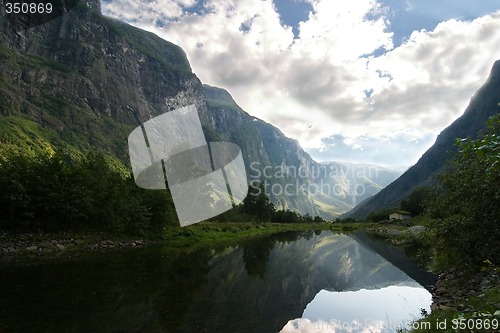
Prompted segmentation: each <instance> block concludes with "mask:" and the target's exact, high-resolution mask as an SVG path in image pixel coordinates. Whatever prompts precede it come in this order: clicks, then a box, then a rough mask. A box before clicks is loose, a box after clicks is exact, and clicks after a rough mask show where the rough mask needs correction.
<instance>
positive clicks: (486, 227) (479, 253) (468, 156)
mask: <svg viewBox="0 0 500 333" xmlns="http://www.w3.org/2000/svg"><path fill="white" fill-rule="evenodd" d="M457 145H458V147H459V149H460V150H459V152H458V154H457V155H456V156H455V159H454V160H453V163H452V165H451V166H450V168H449V169H448V171H447V172H445V173H444V174H442V175H441V176H439V184H438V185H437V187H436V188H435V194H434V197H433V198H432V200H431V202H430V204H429V205H428V206H429V214H430V215H431V217H432V218H433V221H432V224H431V225H430V227H431V230H432V234H431V235H432V239H433V242H434V244H435V248H436V250H437V253H438V256H440V257H441V258H443V257H446V258H447V260H446V261H445V262H443V264H445V265H446V264H455V263H460V264H463V265H466V266H467V267H475V268H478V267H479V266H480V265H481V263H482V262H483V260H486V259H488V260H490V261H491V262H492V263H493V264H494V265H496V266H499V265H500V243H499V242H498V240H499V239H500V229H499V228H498V223H499V221H500V207H499V202H500V116H499V115H497V116H494V117H492V118H490V119H489V121H488V130H487V132H486V133H482V134H481V135H480V136H479V138H478V139H476V140H471V139H464V140H460V141H458V142H457Z"/></svg>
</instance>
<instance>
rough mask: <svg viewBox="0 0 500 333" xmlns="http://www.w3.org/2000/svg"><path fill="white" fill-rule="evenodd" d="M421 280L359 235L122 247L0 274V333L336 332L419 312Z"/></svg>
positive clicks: (389, 251)
mask: <svg viewBox="0 0 500 333" xmlns="http://www.w3.org/2000/svg"><path fill="white" fill-rule="evenodd" d="M374 251H377V252H378V253H380V254H381V255H379V254H378V253H376V252H374ZM391 262H393V263H394V264H393V263H391ZM396 266H398V267H401V269H400V268H398V267H396ZM432 279H433V277H432V276H429V275H427V274H425V273H424V272H422V271H421V270H419V269H418V267H417V266H416V265H415V264H414V263H412V261H411V260H410V259H408V258H406V257H405V256H404V254H403V253H402V252H401V251H400V250H398V249H396V248H393V247H390V246H387V245H385V244H382V243H380V242H377V241H373V240H371V239H370V238H369V237H367V236H366V235H365V234H363V233H356V234H354V235H344V234H334V233H332V232H330V231H322V232H319V231H318V232H312V231H311V232H288V233H282V234H276V235H272V236H267V237H260V238H256V239H252V240H248V241H244V242H240V243H239V244H238V245H236V246H232V247H226V248H203V249H199V250H196V251H192V252H175V253H171V252H168V251H167V250H163V249H161V248H149V249H141V250H133V251H132V250H131V251H123V252H116V253H109V254H105V255H102V256H96V257H91V258H85V259H83V258H82V259H78V260H75V261H72V262H66V263H59V264H56V263H53V264H44V265H38V266H36V267H17V266H12V267H11V266H5V267H0V286H1V288H0V331H5V332H68V331H71V332H89V331H99V332H190V333H191V332H259V333H262V332H264V333H266V332H279V331H282V332H283V333H285V332H287V333H288V332H307V333H309V332H342V330H339V328H338V327H337V328H336V329H334V327H335V326H332V324H335V323H336V322H338V323H339V324H344V323H353V321H359V322H363V323H365V322H366V321H367V320H369V321H370V322H371V323H374V324H375V323H378V322H380V321H386V322H388V323H393V322H394V323H395V322H398V323H403V324H404V322H408V321H409V320H413V319H415V318H416V317H418V315H419V314H420V309H421V308H425V309H428V307H429V304H430V294H429V293H428V292H427V291H426V290H425V289H424V288H423V287H422V286H421V285H420V284H424V285H426V284H430V283H432ZM415 280H418V281H419V283H420V284H419V283H417V282H416V281H415ZM28 314H29V315H28ZM335 321H336V322H335ZM318 323H324V324H328V325H326V326H323V327H320V326H321V325H319V324H318ZM344 325H346V324H344ZM363 327H364V326H363ZM382 327H383V326H382ZM398 327H401V325H400V326H398ZM68 328H71V329H70V330H68ZM344 331H345V330H344ZM351 331H352V332H362V331H361V330H358V331H356V330H351ZM391 331H395V329H394V330H381V332H391ZM374 332H376V331H374Z"/></svg>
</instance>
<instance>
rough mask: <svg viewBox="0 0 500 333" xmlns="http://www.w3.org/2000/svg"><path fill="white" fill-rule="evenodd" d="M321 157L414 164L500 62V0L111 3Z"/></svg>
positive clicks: (109, 10)
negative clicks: (173, 45)
mask: <svg viewBox="0 0 500 333" xmlns="http://www.w3.org/2000/svg"><path fill="white" fill-rule="evenodd" d="M101 2H102V9H103V13H104V14H105V15H107V16H111V17H115V18H117V19H120V20H122V21H125V22H128V23H130V24H132V25H134V26H137V27H139V28H142V29H145V30H148V31H151V32H154V33H155V34H157V35H159V36H160V37H162V38H164V39H166V40H168V41H170V42H172V43H175V44H177V45H179V46H181V47H182V48H183V49H184V51H185V52H186V54H187V56H188V59H189V61H190V63H191V67H192V69H193V71H194V73H195V74H196V75H197V76H198V77H199V78H200V80H201V81H202V82H203V83H206V84H210V85H213V86H217V87H221V88H224V89H226V90H227V91H229V92H230V93H231V95H232V96H233V98H234V99H235V101H236V102H237V103H238V104H239V105H240V106H241V107H242V108H243V109H244V110H245V111H247V112H248V113H250V114H251V115H252V116H255V117H258V118H260V119H262V120H264V121H267V122H269V123H271V124H273V125H274V126H276V127H278V128H279V129H280V130H281V131H282V132H283V133H284V134H285V135H287V136H289V137H291V138H294V139H296V140H298V141H299V143H300V145H301V146H302V147H303V148H304V149H305V150H306V151H307V152H308V153H309V154H310V155H311V156H312V157H313V158H314V159H315V160H317V161H319V162H322V161H351V162H363V163H372V164H379V165H385V166H393V167H408V166H410V165H412V164H414V163H416V162H417V160H418V159H419V158H420V156H421V155H422V154H423V153H424V152H425V151H426V150H427V149H428V148H429V147H430V146H431V145H432V144H433V143H434V141H435V139H436V136H437V135H438V134H439V132H440V131H441V130H443V129H444V128H446V127H447V126H448V125H449V124H451V123H452V122H453V120H455V119H456V118H458V117H459V116H460V115H461V114H462V113H463V112H464V110H465V108H466V107H467V105H468V103H469V100H470V98H471V97H472V96H473V94H474V92H475V91H476V90H477V89H479V87H480V86H481V85H482V84H483V83H484V82H485V81H486V79H487V77H488V74H489V71H490V69H491V67H492V65H493V63H494V61H495V60H497V59H500V47H499V46H500V1H498V0H439V1H435V0H406V1H405V0H356V1H345V0H274V1H273V0H101Z"/></svg>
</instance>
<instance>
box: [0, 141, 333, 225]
mask: <svg viewBox="0 0 500 333" xmlns="http://www.w3.org/2000/svg"><path fill="white" fill-rule="evenodd" d="M73 155H74V154H73ZM0 189H1V191H0V228H3V229H6V228H14V229H23V228H24V229H35V228H39V229H44V230H47V231H51V230H66V229H95V230H109V231H117V232H131V233H136V232H139V231H144V230H152V231H160V230H161V229H162V228H164V227H167V226H178V225H179V222H178V218H177V214H176V212H175V206H174V203H173V200H172V196H171V195H170V192H169V191H168V190H146V189H142V188H140V187H138V186H137V185H136V184H135V182H134V179H133V176H132V174H131V172H130V170H128V169H126V168H125V167H124V166H123V164H122V163H121V162H119V161H118V160H116V159H114V158H113V157H111V156H108V155H106V154H104V153H101V152H89V153H87V154H86V155H84V156H79V157H74V156H71V155H70V154H68V153H65V152H64V151H51V150H50V151H49V150H47V151H43V152H40V151H37V152H34V151H24V150H19V149H6V148H4V147H0ZM255 191H256V190H255V188H252V187H249V195H248V196H247V197H246V199H245V200H244V201H243V203H242V204H241V205H239V206H238V207H235V208H233V209H232V210H230V211H228V212H226V213H224V214H222V215H220V216H217V217H215V218H213V219H212V220H213V221H219V222H224V221H231V222H282V223H296V222H321V221H323V220H322V219H320V218H319V217H316V218H312V217H311V216H309V215H306V216H302V215H300V214H298V213H296V212H293V211H290V210H278V211H277V210H276V209H275V208H274V205H273V204H272V203H271V202H270V200H269V197H268V196H267V194H266V193H265V191H264V189H263V188H262V189H261V191H260V193H254V192H255Z"/></svg>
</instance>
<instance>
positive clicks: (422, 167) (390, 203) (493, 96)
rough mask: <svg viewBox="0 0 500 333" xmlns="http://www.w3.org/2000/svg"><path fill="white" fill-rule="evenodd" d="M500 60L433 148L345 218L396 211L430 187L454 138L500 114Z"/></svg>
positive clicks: (474, 132)
mask: <svg viewBox="0 0 500 333" xmlns="http://www.w3.org/2000/svg"><path fill="white" fill-rule="evenodd" d="M499 102H500V60H499V61H496V62H495V64H494V65H493V68H492V70H491V73H490V76H489V78H488V81H487V82H486V83H485V84H484V85H483V86H482V87H481V88H480V89H479V90H478V91H477V92H476V94H475V95H474V96H473V97H472V98H471V101H470V104H469V106H468V107H467V109H466V110H465V112H464V114H463V115H462V116H461V117H460V118H458V119H457V120H455V121H454V122H453V123H452V124H451V125H450V126H448V127H447V128H446V129H444V130H443V131H442V132H441V133H440V134H439V136H438V137H437V139H436V142H435V143H434V145H433V146H432V147H431V148H429V150H427V151H426V152H425V154H424V155H422V157H421V158H420V159H419V160H418V162H417V163H416V164H415V165H414V166H413V167H411V168H410V169H408V171H406V172H405V173H404V174H403V175H402V176H401V177H400V178H398V179H397V180H396V181H395V182H393V183H392V184H390V185H389V186H387V187H386V188H384V189H383V190H382V191H380V192H379V193H378V194H376V195H375V196H374V197H372V198H371V199H369V200H367V201H365V202H364V203H362V204H360V205H359V206H357V207H355V208H354V209H353V210H352V211H350V212H349V213H347V214H345V215H344V217H352V218H364V217H366V216H367V215H368V214H369V213H370V212H373V211H377V210H382V209H387V208H392V207H396V206H397V205H398V204H399V202H400V201H401V200H403V199H404V198H405V197H407V196H408V195H410V194H411V192H412V191H413V190H414V189H415V188H416V187H419V186H425V185H429V184H431V183H433V182H434V181H435V180H434V176H435V175H436V174H438V173H439V172H442V171H443V168H444V167H445V165H446V163H447V162H448V161H449V160H450V159H451V158H452V156H453V154H452V152H454V151H455V150H456V148H455V140H456V139H457V138H467V137H471V138H474V137H476V136H477V134H478V133H479V131H481V130H483V129H485V128H486V120H487V119H488V118H490V117H491V116H493V115H495V114H498V113H499V112H500V107H499Z"/></svg>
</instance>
